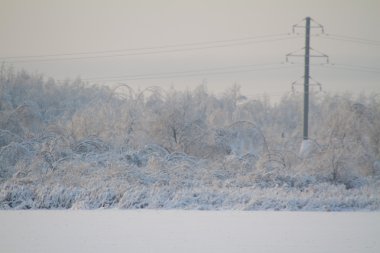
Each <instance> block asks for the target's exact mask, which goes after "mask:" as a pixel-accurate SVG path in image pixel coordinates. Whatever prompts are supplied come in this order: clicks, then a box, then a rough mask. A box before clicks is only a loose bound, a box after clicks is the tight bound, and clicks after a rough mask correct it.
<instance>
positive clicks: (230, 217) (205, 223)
mask: <svg viewBox="0 0 380 253" xmlns="http://www.w3.org/2000/svg"><path fill="white" fill-rule="evenodd" d="M0 224H1V226H0V242H1V243H0V251H1V252H7V253H18V252H20V253H21V252H22V253H24V252H30V253H44V252H56V253H58V252H82V253H85V252H89V253H90V252H91V253H97V252H134V253H139V252H141V253H142V252H144V253H145V252H158V253H159V252H163V253H171V252H173V253H177V252H207V253H210V252H218V253H224V252H225V253H227V252H228V253H229V252H235V253H240V252H250V253H251V252H258V253H260V252H265V253H271V252H276V253H278V252H289V253H304V252H308V253H313V252H318V253H320V252H334V253H335V252H344V253H358V252H360V253H378V252H380V240H379V234H380V213H379V212H339V213H335V212H324V213H322V212H250V211H249V212H242V211H155V210H148V211H147V210H135V211H132V210H128V211H123V210H97V211H1V212H0Z"/></svg>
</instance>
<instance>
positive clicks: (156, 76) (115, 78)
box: [83, 66, 294, 81]
mask: <svg viewBox="0 0 380 253" xmlns="http://www.w3.org/2000/svg"><path fill="white" fill-rule="evenodd" d="M289 68H294V66H277V67H271V68H261V69H257V68H254V69H240V70H232V69H231V70H227V69H226V71H209V72H207V71H201V70H196V71H179V72H165V73H150V74H149V73H148V74H141V75H129V76H109V77H103V78H101V79H96V78H95V79H93V78H84V79H83V80H85V81H98V80H100V81H128V80H131V81H132V80H155V79H167V78H175V77H189V76H203V75H225V74H233V73H244V72H257V71H270V70H279V69H289Z"/></svg>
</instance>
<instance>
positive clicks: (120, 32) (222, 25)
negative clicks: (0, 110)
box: [0, 0, 380, 97]
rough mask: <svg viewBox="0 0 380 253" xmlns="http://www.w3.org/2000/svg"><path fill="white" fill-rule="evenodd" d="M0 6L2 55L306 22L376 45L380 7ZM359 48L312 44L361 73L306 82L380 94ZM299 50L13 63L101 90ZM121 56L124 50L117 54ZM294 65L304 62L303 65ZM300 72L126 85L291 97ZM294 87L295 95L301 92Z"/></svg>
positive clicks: (378, 79) (176, 40)
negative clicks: (90, 82) (97, 80)
mask: <svg viewBox="0 0 380 253" xmlns="http://www.w3.org/2000/svg"><path fill="white" fill-rule="evenodd" d="M0 6H1V8H0V38H1V42H0V57H14V56H29V55H52V54H53V55H54V54H70V53H82V52H97V51H109V50H119V49H131V48H141V47H157V46H165V45H173V44H183V43H196V42H207V41H218V40H229V39H239V38H246V37H254V36H261V35H271V34H282V33H290V32H291V28H292V25H293V24H295V23H297V22H299V21H300V20H302V19H303V18H305V17H306V16H310V17H312V18H313V19H314V20H316V21H318V22H319V23H321V24H322V25H324V27H325V31H326V33H331V34H337V35H346V36H352V37H359V38H365V39H369V40H375V41H380V32H379V31H380V0H361V1H359V0H314V1H309V0H283V1H280V0H278V1H273V0H266V1H258V0H247V1H246V0H229V1H227V0H219V1H214V0H192V1H170V0H156V1H153V0H148V1H147V0H135V1H131V0H124V1H122V0H120V1H117V0H105V1H100V0H61V1H54V0H23V1H22V0H0ZM299 32H300V33H302V32H303V30H299ZM359 42H364V43H353V42H350V41H342V40H331V39H323V38H319V37H312V41H311V46H312V47H313V48H314V49H317V50H319V51H322V52H324V53H326V54H328V55H329V56H330V61H331V62H332V63H336V64H348V65H358V66H366V68H353V69H352V68H350V69H347V68H345V69H343V68H339V69H338V68H334V67H320V66H312V68H311V76H312V77H313V78H314V79H316V80H318V81H319V82H320V83H322V84H323V88H324V90H326V91H332V92H337V91H340V92H345V91H349V92H353V93H357V92H361V91H366V92H380V73H379V72H380V45H379V44H380V43H367V42H368V41H359ZM303 44H304V38H303V37H299V38H294V39H289V40H279V41H268V42H265V43H255V44H244V45H238V46H230V47H217V48H207V49H203V50H193V51H179V52H170V53H160V54H157V53H154V54H143V55H124V56H122V57H108V58H102V57H99V58H91V59H80V60H72V59H71V60H67V61H62V60H54V61H47V62H41V61H36V62H15V63H13V65H14V66H15V67H16V68H25V69H26V70H29V71H31V72H40V73H44V74H45V75H46V76H52V77H54V78H57V79H63V78H66V77H69V78H75V77H77V76H81V77H82V78H94V77H105V79H104V81H101V83H117V82H119V81H116V80H109V79H111V78H112V77H115V76H122V75H144V76H146V74H152V73H168V72H184V71H192V70H199V69H212V68H226V72H228V71H231V69H230V67H231V66H232V67H233V66H239V65H248V64H258V65H261V64H265V63H274V64H277V63H278V64H280V63H281V62H284V60H285V55H286V54H287V53H289V52H291V51H295V50H297V49H300V48H302V47H303V46H304V45H303ZM126 52H127V53H131V52H130V51H124V52H119V53H124V54H125V53H126ZM132 52H135V51H132ZM144 52H146V51H144ZM92 55H93V54H92ZM76 56H78V55H76ZM76 56H75V55H74V56H68V57H76ZM79 56H83V55H79ZM60 57H61V56H59V57H58V58H60ZM56 58H57V57H56ZM23 59H25V58H23ZM39 59H41V58H39ZM0 61H1V60H0ZM313 61H315V62H316V63H317V62H319V61H318V60H317V59H313ZM298 62H299V63H302V59H298ZM279 66H280V67H283V66H285V65H279ZM286 66H287V65H286ZM336 66H337V65H336ZM275 67H278V66H275ZM367 67H372V68H373V69H369V68H367ZM254 68H262V67H260V66H259V67H254ZM232 70H236V69H234V68H232ZM367 70H375V71H374V72H370V71H367ZM219 72H220V70H219ZM197 73H198V72H197ZM302 75H303V67H302V64H299V65H291V66H290V67H289V68H281V69H271V70H264V71H263V70H257V71H252V72H244V71H242V72H238V73H229V74H223V75H210V74H207V73H205V74H203V75H199V76H190V77H171V78H160V79H150V80H145V79H144V80H128V81H124V82H125V83H128V84H129V85H131V86H133V87H145V86H152V85H159V86H163V87H170V86H173V87H176V88H184V87H187V88H191V87H194V86H197V85H199V84H201V83H207V85H208V87H209V90H211V91H216V92H220V91H223V90H225V88H226V87H230V86H231V85H232V84H234V83H238V84H240V85H241V87H242V91H243V92H244V93H245V94H246V95H248V96H250V95H252V96H253V95H256V94H262V93H268V94H269V95H271V96H273V97H276V96H278V95H279V94H281V93H283V92H287V91H290V84H291V82H292V81H294V80H296V79H299V78H300V77H301V76H302ZM297 89H298V90H299V91H302V88H301V87H297Z"/></svg>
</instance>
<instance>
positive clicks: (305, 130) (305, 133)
mask: <svg viewBox="0 0 380 253" xmlns="http://www.w3.org/2000/svg"><path fill="white" fill-rule="evenodd" d="M303 21H305V25H303V24H300V23H301V22H303ZM301 22H300V23H298V24H295V25H293V33H295V31H296V29H297V28H305V47H304V48H302V49H301V50H303V49H304V50H305V52H304V54H299V53H298V52H299V51H300V50H298V51H295V52H292V53H289V54H287V55H286V61H287V62H289V57H304V58H305V69H304V76H303V79H304V103H303V139H304V140H308V139H309V86H310V84H309V80H310V78H311V77H310V57H322V58H326V61H327V63H328V61H329V58H328V56H327V55H325V54H323V53H321V52H318V51H316V50H314V49H312V48H311V47H310V38H311V36H310V30H311V29H312V28H315V29H320V30H321V32H322V33H324V29H323V26H322V25H320V24H319V23H317V22H316V21H314V20H313V19H312V18H310V17H306V18H305V19H303V20H302V21H301ZM311 23H313V24H311ZM310 51H312V52H315V53H317V54H313V55H311V54H310ZM318 84H319V83H318ZM292 85H294V83H293V84H292ZM319 85H320V84H319Z"/></svg>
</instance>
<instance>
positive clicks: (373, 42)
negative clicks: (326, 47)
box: [314, 33, 380, 46]
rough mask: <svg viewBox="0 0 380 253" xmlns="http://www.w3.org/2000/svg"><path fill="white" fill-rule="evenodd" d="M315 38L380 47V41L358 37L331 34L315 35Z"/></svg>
mask: <svg viewBox="0 0 380 253" xmlns="http://www.w3.org/2000/svg"><path fill="white" fill-rule="evenodd" d="M314 36H317V37H319V38H322V39H329V40H336V41H344V42H351V43H357V44H364V45H371V46H380V41H377V40H369V39H364V38H358V37H351V36H344V35H336V34H331V33H324V34H318V35H314Z"/></svg>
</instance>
